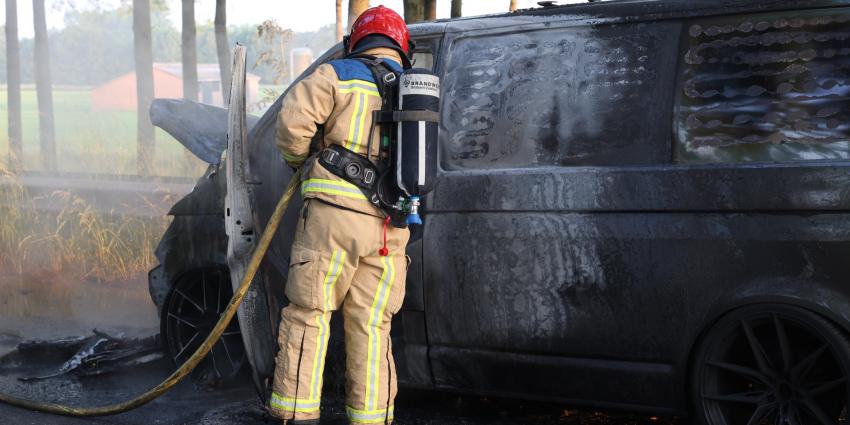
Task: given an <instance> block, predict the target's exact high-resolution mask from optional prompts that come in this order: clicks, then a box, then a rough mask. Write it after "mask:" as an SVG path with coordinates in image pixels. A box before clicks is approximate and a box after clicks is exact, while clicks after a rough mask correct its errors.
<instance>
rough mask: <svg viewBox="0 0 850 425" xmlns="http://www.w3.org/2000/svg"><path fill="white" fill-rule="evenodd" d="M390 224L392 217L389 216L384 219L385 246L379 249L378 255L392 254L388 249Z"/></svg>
mask: <svg viewBox="0 0 850 425" xmlns="http://www.w3.org/2000/svg"><path fill="white" fill-rule="evenodd" d="M389 224H390V217H389V216H387V219H386V220H384V247H383V248H381V249H379V250H378V255H380V256H382V257H386V256H388V255H390V250H389V249H387V225H389Z"/></svg>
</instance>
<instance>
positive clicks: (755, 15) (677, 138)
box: [670, 5, 850, 168]
mask: <svg viewBox="0 0 850 425" xmlns="http://www.w3.org/2000/svg"><path fill="white" fill-rule="evenodd" d="M841 13H844V14H848V15H850V5H833V6H827V7H824V6H816V7H809V8H787V9H772V10H766V11H757V10H750V11H744V12H741V13H733V14H719V13H709V14H705V15H700V16H693V17H688V18H683V19H681V23H682V28H681V33H680V37H679V42H678V44H679V46H678V52H677V65H676V86H675V91H674V99H673V104H672V106H673V109H672V115H671V118H672V120H671V130H672V137H671V143H672V145H671V151H670V153H671V162H670V164H671V165H673V166H677V167H686V168H704V167H713V166H720V167H735V166H748V165H754V166H771V165H774V166H794V165H797V164H800V165H803V164H809V165H821V164H823V165H830V164H846V163H848V162H850V152H848V158H819V159H805V158H798V159H788V160H783V161H775V160H774V161H771V160H745V159H743V160H716V161H714V160H698V159H696V160H693V159H683V157H682V155H681V154H682V153H683V151H684V149H685V145H686V143H687V142H685V140H684V139H683V138H682V137H681V135H682V134H685V133H687V131H688V130H687V129H683V128H682V125H683V122H682V121H681V120H680V119H679V116H680V108H681V107H682V105H683V99H685V97H686V96H685V92H684V88H685V83H686V81H687V79H686V75H685V69H686V68H687V67H688V66H690V65H689V64H688V63H687V62H686V55H687V54H688V52H689V50H690V48H691V42H690V39H691V36H690V34H689V31H690V29H691V27H693V26H694V25H701V26H703V27H705V26H706V24H707V23H719V22H722V21H723V20H724V19H728V20H734V19H740V18H743V17H748V16H749V17H752V20H754V21H755V20H758V19H759V17H763V20H773V19H777V18H778V17H780V16H784V17H786V18H789V19H790V18H791V17H793V16H795V15H800V14H811V15H830V14H841ZM768 17H770V18H768ZM683 132H684V133H683ZM848 143H850V137H848ZM848 150H850V147H848Z"/></svg>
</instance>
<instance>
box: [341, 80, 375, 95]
mask: <svg viewBox="0 0 850 425" xmlns="http://www.w3.org/2000/svg"><path fill="white" fill-rule="evenodd" d="M339 91H340V92H342V93H350V92H358V93H364V94H369V95H374V96H380V95H381V94H380V92H379V91H378V85H377V84H375V83H373V82H371V81H366V80H344V81H340V82H339Z"/></svg>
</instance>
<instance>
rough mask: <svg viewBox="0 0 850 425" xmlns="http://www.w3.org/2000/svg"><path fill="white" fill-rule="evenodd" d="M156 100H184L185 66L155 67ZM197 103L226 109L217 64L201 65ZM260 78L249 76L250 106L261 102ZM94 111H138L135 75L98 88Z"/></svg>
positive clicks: (133, 73) (93, 93)
mask: <svg viewBox="0 0 850 425" xmlns="http://www.w3.org/2000/svg"><path fill="white" fill-rule="evenodd" d="M153 81H154V97H155V98H157V99H182V98H183V65H181V64H179V63H155V64H154V65H153ZM198 86H199V90H198V100H199V101H200V102H202V103H206V104H210V105H216V106H224V103H223V102H222V96H221V76H220V75H219V72H218V64H210V63H204V64H198ZM259 93H260V77H259V76H257V75H254V74H250V73H249V74H248V75H247V77H246V85H245V95H246V97H247V99H246V101H247V103H248V104H249V105H250V104H252V103H256V102H257V101H258V100H259ZM92 110H95V111H135V110H136V73H135V72H130V73H127V74H124V75H122V76H120V77H118V78H116V79H114V80H111V81H107V82H106V83H104V84H102V85H100V86H98V87H96V88H95V89H94V90H93V91H92Z"/></svg>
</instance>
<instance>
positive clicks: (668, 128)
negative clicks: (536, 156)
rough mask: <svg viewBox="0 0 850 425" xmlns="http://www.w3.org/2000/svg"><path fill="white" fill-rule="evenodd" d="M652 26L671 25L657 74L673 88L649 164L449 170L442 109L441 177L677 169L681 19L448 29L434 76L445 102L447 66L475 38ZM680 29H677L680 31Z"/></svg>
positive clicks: (668, 93) (578, 20)
mask: <svg viewBox="0 0 850 425" xmlns="http://www.w3.org/2000/svg"><path fill="white" fill-rule="evenodd" d="M653 23H664V24H666V25H670V26H671V27H673V28H671V31H670V38H669V40H667V41H666V43H668V45H667V47H668V48H669V49H670V51H671V53H673V55H671V57H670V58H669V59H667V60H665V61H664V62H662V63H659V68H658V72H659V74H662V73H664V75H666V76H667V77H668V79H669V81H670V84H669V85H668V86H666V88H667V90H665V91H664V92H663V93H661V95H663V96H664V97H665V98H666V100H665V102H666V104H665V106H666V108H661V109H662V110H663V111H664V112H663V114H664V117H665V119H664V120H663V122H660V123H659V124H657V126H658V132H659V134H658V136H657V138H658V140H652V141H647V143H649V144H652V145H653V147H652V148H651V149H655V150H658V151H659V152H660V154H659V155H657V157H656V158H654V160H646V161H644V162H638V163H629V162H624V163H620V164H613V163H612V164H593V165H590V164H544V165H533V164H526V165H522V166H505V167H493V168H483V167H468V168H460V167H458V168H448V167H447V161H446V159H445V158H444V156H443V150H444V149H445V148H446V147H445V146H444V143H447V140H444V136H443V135H442V134H443V133H445V132H446V129H445V128H444V124H443V122H445V121H446V120H447V119H450V117H449V116H448V113H447V108H445V107H443V108H442V112H441V124H440V133H441V136H440V142H439V144H438V155H439V159H438V161H437V167H438V170H439V172H440V173H453V174H464V173H494V172H495V173H504V172H522V173H526V172H532V173H533V172H545V171H546V170H549V171H551V170H575V169H582V168H587V169H617V168H641V167H644V168H646V167H651V168H657V167H660V166H671V165H675V162H674V155H675V153H674V151H673V149H674V145H675V142H676V140H675V134H674V132H673V131H672V126H673V123H674V119H675V115H674V108H675V106H676V104H675V102H676V98H675V96H676V93H675V91H676V89H677V88H676V84H677V82H676V81H677V78H678V75H679V69H680V68H679V61H678V57H677V56H675V55H674V53H675V52H678V51H679V49H680V48H681V41H680V38H679V34H680V33H681V31H682V30H684V29H685V28H686V27H685V26H684V22H683V21H682V20H681V19H676V18H675V17H667V18H664V19H658V18H657V17H653V16H640V17H637V18H635V17H631V18H630V19H618V20H614V21H611V22H606V23H603V24H600V23H598V22H594V21H592V20H589V19H588V18H586V17H579V18H564V19H563V20H558V21H547V22H527V21H526V22H512V23H507V24H501V25H493V26H489V27H483V28H474V29H463V30H459V29H458V28H454V27H451V26H450V27H449V28H448V29H447V31H446V32H445V36H444V38H443V40H442V46H441V49H442V50H441V52H440V55H439V57H440V64H439V66H436V65H435V73H437V74H438V75H439V76H440V78H441V81H443V82H441V84H442V87H443V89H442V90H441V91H442V99H441V101H444V100H445V82H444V78H445V66H447V64H449V63H450V62H451V55H452V54H453V49H454V48H455V47H456V45H457V43H458V42H460V41H463V40H468V39H474V38H495V37H499V36H502V35H510V34H516V33H532V32H541V31H551V30H555V31H557V30H562V31H569V30H571V29H579V28H590V29H598V28H600V27H605V26H610V27H616V26H623V25H638V24H644V25H652V24H653ZM677 26H678V28H675V27H677Z"/></svg>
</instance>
